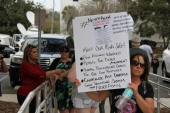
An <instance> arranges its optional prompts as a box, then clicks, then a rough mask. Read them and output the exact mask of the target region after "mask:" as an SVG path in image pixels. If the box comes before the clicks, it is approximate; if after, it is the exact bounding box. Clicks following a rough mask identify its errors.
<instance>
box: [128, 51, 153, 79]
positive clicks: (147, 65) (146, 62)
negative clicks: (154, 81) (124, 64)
mask: <svg viewBox="0 0 170 113" xmlns="http://www.w3.org/2000/svg"><path fill="white" fill-rule="evenodd" d="M136 56H138V57H139V56H142V57H143V59H144V62H145V64H146V68H145V69H144V72H143V74H142V75H141V76H140V79H141V80H143V81H147V82H148V76H149V71H150V63H149V59H148V57H146V56H145V55H143V54H141V53H135V54H133V55H131V56H130V62H131V61H132V60H133V59H134V58H135V57H136Z"/></svg>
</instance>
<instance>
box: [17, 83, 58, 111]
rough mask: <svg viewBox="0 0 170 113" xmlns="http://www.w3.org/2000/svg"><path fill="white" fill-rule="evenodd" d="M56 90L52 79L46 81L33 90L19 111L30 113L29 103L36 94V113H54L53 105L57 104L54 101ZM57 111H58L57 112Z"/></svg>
mask: <svg viewBox="0 0 170 113" xmlns="http://www.w3.org/2000/svg"><path fill="white" fill-rule="evenodd" d="M53 94H54V90H53V86H52V84H51V82H50V80H48V81H45V82H44V83H42V84H41V85H40V86H38V87H37V88H36V89H35V90H33V91H31V92H30V93H29V95H28V96H27V98H26V99H25V101H24V103H23V104H22V106H21V107H20V109H19V111H18V113H29V105H30V103H31V101H32V99H33V98H34V97H35V96H36V113H40V112H43V113H53V112H54V110H53V105H54V104H57V103H54V102H56V101H53V97H54V95H53ZM55 113H57V111H56V112H55Z"/></svg>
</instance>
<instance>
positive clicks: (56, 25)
mask: <svg viewBox="0 0 170 113" xmlns="http://www.w3.org/2000/svg"><path fill="white" fill-rule="evenodd" d="M53 24H54V28H53V29H54V31H53V33H57V34H58V33H60V22H59V21H56V20H54V23H53ZM42 29H43V31H44V33H51V18H47V19H46V25H45V26H43V27H42Z"/></svg>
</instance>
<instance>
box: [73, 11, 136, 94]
mask: <svg viewBox="0 0 170 113" xmlns="http://www.w3.org/2000/svg"><path fill="white" fill-rule="evenodd" d="M133 24H134V22H133V19H132V18H131V16H130V15H129V14H127V13H126V12H123V13H111V14H102V15H90V16H84V17H77V18H76V19H74V20H73V31H74V44H75V58H76V73H77V78H78V79H79V80H80V81H81V86H79V87H78V91H79V92H89V91H100V90H107V89H119V88H126V87H127V86H128V83H130V82H131V75H130V59H129V41H128V39H129V38H128V33H127V32H128V31H133Z"/></svg>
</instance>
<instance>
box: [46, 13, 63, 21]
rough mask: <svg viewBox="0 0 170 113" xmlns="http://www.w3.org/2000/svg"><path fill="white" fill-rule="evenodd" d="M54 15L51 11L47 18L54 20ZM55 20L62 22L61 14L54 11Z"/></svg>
mask: <svg viewBox="0 0 170 113" xmlns="http://www.w3.org/2000/svg"><path fill="white" fill-rule="evenodd" d="M52 13H53V12H51V11H50V12H49V13H48V14H47V18H52ZM54 20H57V21H60V13H59V12H57V11H54Z"/></svg>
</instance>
